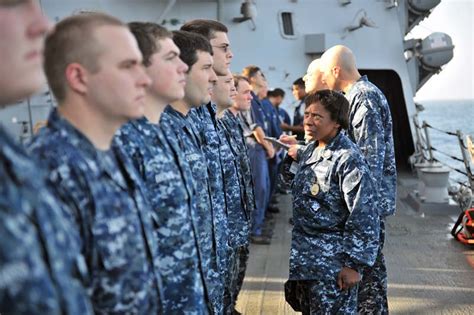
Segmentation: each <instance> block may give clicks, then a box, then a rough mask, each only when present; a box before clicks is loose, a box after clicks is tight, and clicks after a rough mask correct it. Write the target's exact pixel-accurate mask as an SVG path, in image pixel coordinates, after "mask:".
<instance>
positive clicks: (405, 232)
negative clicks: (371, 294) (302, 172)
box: [236, 176, 474, 315]
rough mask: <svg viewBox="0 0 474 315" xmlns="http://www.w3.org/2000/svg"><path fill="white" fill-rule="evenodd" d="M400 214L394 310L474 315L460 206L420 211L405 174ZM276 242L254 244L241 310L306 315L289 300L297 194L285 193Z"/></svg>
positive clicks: (394, 221) (393, 240) (471, 264)
mask: <svg viewBox="0 0 474 315" xmlns="http://www.w3.org/2000/svg"><path fill="white" fill-rule="evenodd" d="M399 182H400V184H399V187H398V195H399V198H398V199H399V200H398V203H397V214H396V215H395V216H392V217H390V218H389V219H388V221H387V240H386V245H385V250H384V253H385V257H386V261H387V269H388V280H389V285H388V287H389V308H390V313H391V314H474V250H472V249H469V248H467V247H465V246H463V245H461V244H459V243H457V242H456V241H454V240H453V239H452V238H451V236H450V235H449V229H450V226H452V224H453V223H454V221H455V219H456V218H457V211H458V210H457V209H454V210H453V209H451V210H446V212H444V211H443V210H441V211H439V210H436V211H433V212H432V213H429V212H425V213H420V212H416V211H414V210H412V209H411V208H410V207H408V206H407V205H406V204H405V203H404V202H403V201H402V200H403V198H404V197H405V196H406V194H407V193H408V192H409V191H410V190H411V189H413V188H414V187H413V186H412V184H413V183H414V182H412V181H411V180H410V178H409V177H408V178H407V179H406V180H404V178H403V176H400V180H399ZM280 208H281V210H282V211H281V212H280V213H279V214H277V215H276V225H275V232H274V235H273V239H272V244H271V245H252V246H251V248H250V260H249V265H248V268H247V273H246V278H245V282H244V286H243V288H242V291H241V294H240V296H239V300H238V302H237V307H236V308H237V310H239V311H240V312H242V313H243V314H249V315H253V314H265V315H273V314H300V313H296V312H294V311H293V310H292V309H291V307H290V306H289V305H288V304H287V303H286V302H285V298H284V294H283V284H284V282H285V281H286V279H287V277H288V257H289V248H290V241H291V228H292V226H291V225H290V224H289V223H288V218H289V217H290V216H291V197H290V196H289V195H286V196H282V197H280Z"/></svg>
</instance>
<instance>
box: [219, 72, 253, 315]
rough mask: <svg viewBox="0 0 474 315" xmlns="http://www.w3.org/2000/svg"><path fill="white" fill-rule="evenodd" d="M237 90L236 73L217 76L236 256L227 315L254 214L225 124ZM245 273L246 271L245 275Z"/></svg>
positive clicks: (231, 265) (236, 146)
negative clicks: (246, 201) (248, 205)
mask: <svg viewBox="0 0 474 315" xmlns="http://www.w3.org/2000/svg"><path fill="white" fill-rule="evenodd" d="M235 96H236V89H235V86H234V80H233V77H232V73H231V72H230V71H228V73H227V75H223V76H222V75H220V76H217V82H216V85H215V86H214V88H213V90H212V101H213V102H214V103H215V104H216V105H217V115H218V120H217V131H218V134H219V137H220V139H221V141H222V145H221V147H220V151H221V158H222V168H223V171H224V187H225V197H226V205H227V214H228V226H229V235H230V237H229V244H230V246H231V248H232V250H233V255H232V257H231V259H230V263H229V268H230V270H229V277H228V283H227V290H226V291H227V292H226V300H225V302H226V312H227V313H228V314H233V312H234V308H235V307H234V306H235V302H236V297H237V296H238V292H235V291H236V288H237V287H238V285H237V284H238V283H239V276H243V275H242V273H245V264H244V265H243V266H241V261H245V258H246V257H247V255H246V253H247V252H248V245H249V233H250V213H249V212H248V211H247V207H246V203H245V200H244V198H245V197H246V196H245V181H244V177H243V172H242V170H241V167H240V162H239V153H238V150H239V144H238V143H237V142H236V141H235V140H234V139H233V136H232V134H231V130H230V129H228V125H227V124H225V123H224V121H223V115H224V110H226V109H228V108H229V107H231V106H232V104H233V98H235ZM242 269H243V271H242Z"/></svg>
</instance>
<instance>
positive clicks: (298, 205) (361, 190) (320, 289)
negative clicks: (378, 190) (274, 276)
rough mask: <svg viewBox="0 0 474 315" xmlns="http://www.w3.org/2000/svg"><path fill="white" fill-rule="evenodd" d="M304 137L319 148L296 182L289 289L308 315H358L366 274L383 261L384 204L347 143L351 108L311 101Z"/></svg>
mask: <svg viewBox="0 0 474 315" xmlns="http://www.w3.org/2000/svg"><path fill="white" fill-rule="evenodd" d="M305 102H306V109H305V112H304V128H305V132H306V133H309V134H312V137H313V138H314V139H315V140H316V141H314V142H312V143H311V144H309V145H308V146H307V147H306V150H305V151H304V152H303V154H302V155H301V156H300V159H299V160H300V161H299V166H298V171H297V173H296V176H295V179H294V181H293V186H292V190H293V197H294V201H293V209H294V210H293V220H294V228H293V232H292V241H291V252H290V281H296V287H298V290H297V291H299V292H300V294H298V295H297V296H296V297H295V298H296V299H298V300H299V304H300V309H301V311H303V314H356V313H357V283H358V282H359V281H360V272H361V270H362V268H364V267H369V266H371V265H372V264H373V263H374V261H375V258H376V256H377V251H378V247H379V244H378V238H379V216H378V210H377V199H376V198H377V196H376V195H374V184H373V181H372V178H371V175H370V171H369V169H368V167H367V164H366V163H365V161H364V158H363V156H362V155H361V153H360V151H359V149H358V148H357V146H356V145H355V144H354V143H353V142H352V141H351V140H350V139H349V138H348V137H347V135H346V134H345V132H344V130H343V129H345V128H347V127H348V120H347V113H348V107H349V104H348V102H347V100H346V99H345V97H344V96H343V95H342V94H340V93H338V92H333V91H330V90H322V91H319V92H316V93H315V94H311V95H308V96H307V98H306V100H305Z"/></svg>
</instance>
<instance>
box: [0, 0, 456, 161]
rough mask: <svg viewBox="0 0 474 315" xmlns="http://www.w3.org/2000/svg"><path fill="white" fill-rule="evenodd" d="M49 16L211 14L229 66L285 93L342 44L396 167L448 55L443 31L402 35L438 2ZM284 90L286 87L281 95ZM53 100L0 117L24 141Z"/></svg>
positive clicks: (326, 2) (125, 6) (225, 6)
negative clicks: (226, 46) (367, 88)
mask: <svg viewBox="0 0 474 315" xmlns="http://www.w3.org/2000/svg"><path fill="white" fill-rule="evenodd" d="M40 3H41V6H42V8H43V10H44V12H45V14H47V15H48V16H49V17H50V18H51V19H52V20H54V21H58V20H60V19H61V18H63V17H65V16H68V15H70V14H73V13H75V12H78V11H81V10H85V11H97V10H98V11H103V12H107V13H109V14H112V15H115V16H117V17H119V18H121V19H123V20H124V21H135V20H140V21H153V22H156V23H159V24H162V25H164V26H165V27H167V28H169V29H178V28H179V27H180V26H181V25H182V24H183V23H184V22H185V21H187V20H190V19H195V18H205V19H216V20H219V21H221V22H223V23H224V24H226V25H227V26H228V28H229V37H230V40H231V45H232V50H233V52H234V59H233V63H232V66H231V68H232V70H233V71H234V72H240V70H241V69H242V68H243V67H245V66H246V65H249V64H255V65H258V66H259V67H260V68H261V69H262V70H263V72H264V73H265V75H266V77H267V79H268V82H269V84H270V87H281V88H283V89H285V90H287V91H288V92H289V91H290V89H291V84H292V82H293V81H294V80H295V79H296V78H298V77H301V76H303V75H304V73H305V71H306V67H307V65H308V64H309V63H310V62H311V60H313V59H314V58H317V57H319V56H320V55H321V54H322V53H323V52H324V51H325V50H326V49H328V48H329V47H331V46H333V45H336V44H343V45H346V46H348V47H350V48H351V49H352V50H353V52H354V54H355V56H356V58H357V64H358V67H359V68H360V72H361V73H362V74H367V75H368V76H369V79H370V80H371V81H372V82H374V83H375V84H376V85H377V86H379V87H380V88H381V89H382V90H383V92H384V93H385V95H386V96H387V99H388V100H389V103H390V105H391V111H392V116H393V121H394V140H395V146H396V150H395V151H396V154H397V156H396V158H397V164H398V166H399V167H403V166H406V165H407V161H408V157H409V156H410V155H411V154H413V152H414V139H415V138H414V137H415V135H414V132H412V130H414V129H413V124H412V120H411V119H410V117H411V116H413V115H414V114H415V113H416V108H415V104H414V101H413V96H414V95H415V94H416V91H417V90H418V89H419V88H420V87H421V86H422V85H423V84H425V83H426V81H427V80H428V79H429V78H430V77H431V76H432V75H433V74H435V73H437V72H439V71H440V70H441V66H442V65H443V64H445V63H446V62H448V61H449V60H450V59H451V58H452V56H453V45H452V42H451V39H450V37H449V36H448V35H446V34H443V33H434V34H432V35H430V36H428V37H427V38H425V39H405V38H406V35H407V34H408V33H409V31H410V30H411V29H413V28H414V27H415V26H416V25H417V24H418V23H419V22H420V21H421V20H422V19H424V18H425V17H427V16H428V15H429V14H430V12H431V10H433V9H434V8H435V7H436V5H438V4H439V3H440V0H405V1H397V0H258V1H255V0H254V1H251V0H244V1H242V0H217V1H211V0H192V1H191V0H169V1H164V0H134V1H130V0H88V1H73V0H61V1H59V0H42V1H40ZM288 94H290V93H288ZM54 105H55V101H54V99H53V98H52V96H51V94H50V92H49V91H48V88H47V87H45V88H44V91H43V92H42V93H40V94H39V95H36V96H34V97H32V98H31V99H28V100H21V101H20V102H19V103H18V104H17V106H11V107H8V108H6V109H2V110H0V121H1V122H2V124H4V125H5V126H6V128H7V129H9V130H10V131H11V132H12V133H13V134H15V135H16V136H17V137H20V139H21V140H26V139H27V138H29V137H30V136H31V133H32V129H33V128H32V127H33V126H34V125H35V124H36V123H37V122H38V121H40V120H43V119H45V118H46V117H47V113H48V112H49V110H50V108H51V107H52V106H54Z"/></svg>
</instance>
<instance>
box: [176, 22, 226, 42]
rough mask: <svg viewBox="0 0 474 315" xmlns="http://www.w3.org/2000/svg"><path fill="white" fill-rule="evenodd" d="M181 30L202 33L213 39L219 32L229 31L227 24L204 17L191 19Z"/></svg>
mask: <svg viewBox="0 0 474 315" xmlns="http://www.w3.org/2000/svg"><path fill="white" fill-rule="evenodd" d="M181 30H182V31H187V32H192V33H197V34H201V35H202V36H204V37H206V38H207V39H208V40H211V39H213V38H214V37H216V33H217V32H224V33H227V32H228V29H227V26H225V25H224V24H222V23H221V22H218V21H215V20H204V19H196V20H192V21H189V22H187V23H185V24H184V25H183V26H181Z"/></svg>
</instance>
